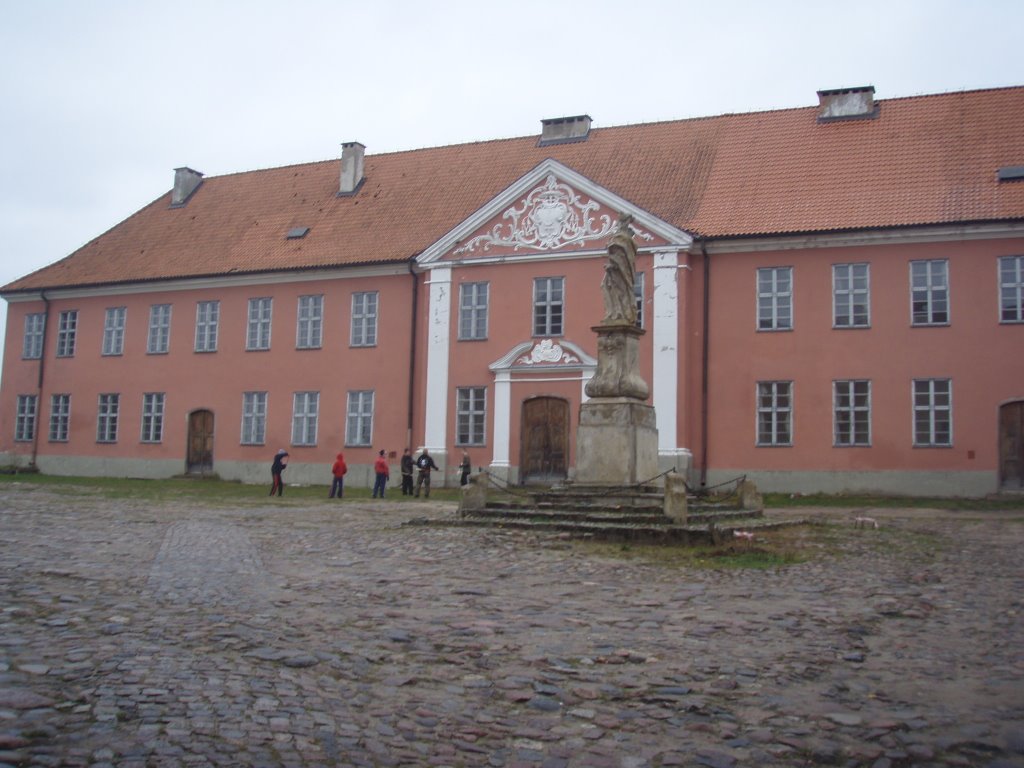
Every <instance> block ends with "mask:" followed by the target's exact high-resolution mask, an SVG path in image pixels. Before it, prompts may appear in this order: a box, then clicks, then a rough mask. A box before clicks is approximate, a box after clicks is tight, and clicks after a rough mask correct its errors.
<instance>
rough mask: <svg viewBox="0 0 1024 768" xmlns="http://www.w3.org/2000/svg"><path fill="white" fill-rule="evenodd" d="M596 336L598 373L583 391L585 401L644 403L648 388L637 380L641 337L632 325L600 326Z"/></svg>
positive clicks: (597, 328)
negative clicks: (609, 399)
mask: <svg viewBox="0 0 1024 768" xmlns="http://www.w3.org/2000/svg"><path fill="white" fill-rule="evenodd" d="M591 330H592V331H594V332H595V333H596V334H597V371H595V372H594V378H592V379H591V380H590V381H588V382H587V386H586V387H585V390H586V393H587V396H588V397H627V398H635V399H637V400H646V399H647V396H648V395H649V394H650V391H651V390H650V387H648V386H647V382H646V381H644V380H643V378H642V377H641V376H640V363H639V357H640V352H639V350H640V337H641V336H643V335H644V333H645V332H644V330H643V329H642V328H637V327H636V326H635V325H621V324H603V323H602V324H601V325H595V326H593V327H592V328H591Z"/></svg>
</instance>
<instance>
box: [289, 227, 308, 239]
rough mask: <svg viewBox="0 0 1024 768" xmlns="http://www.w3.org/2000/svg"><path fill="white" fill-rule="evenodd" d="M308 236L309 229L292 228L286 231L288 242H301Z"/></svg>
mask: <svg viewBox="0 0 1024 768" xmlns="http://www.w3.org/2000/svg"><path fill="white" fill-rule="evenodd" d="M308 234H309V227H292V228H291V229H289V230H288V235H287V238H288V239H289V240H301V239H302V238H304V237H305V236H306V235H308Z"/></svg>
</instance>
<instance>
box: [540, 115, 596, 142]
mask: <svg viewBox="0 0 1024 768" xmlns="http://www.w3.org/2000/svg"><path fill="white" fill-rule="evenodd" d="M590 122H591V120H590V115H576V116H575V117H552V118H548V119H547V120H541V121H540V141H539V142H538V143H537V146H539V147H545V146H547V145H548V144H568V143H569V142H573V141H586V140H587V136H588V135H589V134H590Z"/></svg>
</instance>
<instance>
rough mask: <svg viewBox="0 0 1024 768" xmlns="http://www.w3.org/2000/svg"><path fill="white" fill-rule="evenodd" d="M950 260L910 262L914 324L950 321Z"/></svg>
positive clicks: (942, 323) (937, 323) (941, 323)
mask: <svg viewBox="0 0 1024 768" xmlns="http://www.w3.org/2000/svg"><path fill="white" fill-rule="evenodd" d="M947 272H948V262H946V261H945V260H944V259H935V260H932V261H912V262H910V307H911V309H910V313H911V322H912V323H913V324H914V325H944V324H946V323H948V322H949V281H948V276H947Z"/></svg>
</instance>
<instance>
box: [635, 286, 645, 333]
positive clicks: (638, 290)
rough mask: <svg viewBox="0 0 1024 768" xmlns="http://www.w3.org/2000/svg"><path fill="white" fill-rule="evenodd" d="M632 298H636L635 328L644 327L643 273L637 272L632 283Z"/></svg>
mask: <svg viewBox="0 0 1024 768" xmlns="http://www.w3.org/2000/svg"><path fill="white" fill-rule="evenodd" d="M633 296H634V297H635V298H636V327H637V328H643V327H644V273H643V272H637V273H636V280H635V281H634V282H633Z"/></svg>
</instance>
